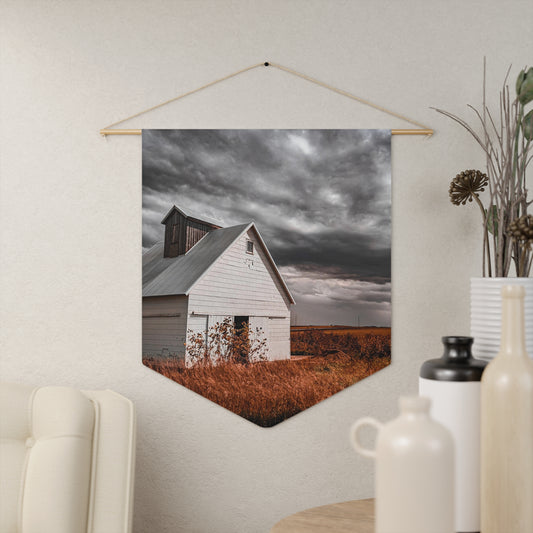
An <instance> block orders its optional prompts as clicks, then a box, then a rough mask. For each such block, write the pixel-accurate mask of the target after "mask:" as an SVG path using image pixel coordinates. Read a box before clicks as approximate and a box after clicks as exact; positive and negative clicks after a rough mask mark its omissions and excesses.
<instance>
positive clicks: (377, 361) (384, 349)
mask: <svg viewBox="0 0 533 533" xmlns="http://www.w3.org/2000/svg"><path fill="white" fill-rule="evenodd" d="M292 336H293V341H294V332H293V334H292ZM343 336H344V335H343ZM354 337H356V338H357V341H358V342H357V343H354V342H352V343H351V346H352V347H355V346H356V345H357V346H358V351H357V352H347V351H346V350H341V349H340V348H339V349H337V348H336V345H337V344H338V341H339V339H338V338H337V337H334V338H333V341H334V343H333V344H330V348H329V349H328V350H325V349H323V350H322V351H323V352H325V351H328V352H329V353H327V354H326V355H316V354H313V355H311V356H310V357H308V358H305V359H302V360H285V361H271V362H258V363H252V364H237V363H221V364H217V365H211V366H202V365H197V366H193V367H185V366H184V364H183V363H182V362H181V361H177V360H173V359H167V360H163V359H154V358H148V359H144V360H143V363H144V364H145V365H146V366H148V367H149V368H151V369H153V370H155V371H157V372H159V373H160V374H163V375H164V376H166V377H168V378H170V379H172V380H173V381H176V382H177V383H180V384H181V385H183V386H184V387H187V388H188V389H190V390H192V391H194V392H197V393H198V394H201V395H202V396H204V397H205V398H208V399H209V400H211V401H213V402H216V403H218V404H219V405H221V406H222V407H225V408H226V409H229V410H230V411H232V412H233V413H235V414H238V415H240V416H242V417H244V418H246V419H248V420H250V421H251V422H254V423H256V424H258V425H260V426H263V427H270V426H274V425H275V424H278V423H279V422H282V421H283V420H285V419H287V418H289V417H291V416H293V415H295V414H297V413H299V412H301V411H303V410H304V409H307V408H308V407H311V406H312V405H315V404H316V403H318V402H320V401H322V400H324V399H326V398H328V397H329V396H331V395H333V394H335V393H337V392H339V391H341V390H342V389H344V388H346V387H349V386H350V385H353V384H354V383H356V382H358V381H360V380H361V379H363V378H365V377H367V376H369V375H371V374H373V373H374V372H377V371H378V370H381V369H382V368H384V367H385V366H387V365H388V364H390V329H388V335H386V334H385V335H368V334H365V335H358V336H356V335H354ZM321 341H322V342H325V340H324V339H321ZM345 344H346V343H345Z"/></svg>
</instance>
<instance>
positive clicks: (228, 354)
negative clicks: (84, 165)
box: [100, 62, 433, 427]
mask: <svg viewBox="0 0 533 533" xmlns="http://www.w3.org/2000/svg"><path fill="white" fill-rule="evenodd" d="M263 65H264V66H272V67H275V68H278V69H280V70H282V71H285V72H287V73H289V74H292V75H295V76H298V77H300V78H302V79H305V80H307V81H310V82H312V83H314V84H317V85H320V86H322V87H324V88H327V89H329V90H332V91H334V92H336V93H338V94H341V95H343V96H346V97H348V98H351V99H353V100H355V101H358V102H360V103H363V104H365V105H369V106H371V107H374V108H376V109H379V110H380V111H384V112H386V113H388V114H390V115H393V116H395V117H397V118H401V119H402V120H406V121H407V122H410V123H412V124H414V125H416V126H417V128H413V129H403V130H370V129H367V130H281V129H280V130H140V129H115V126H117V125H118V124H121V123H122V122H125V121H126V120H129V119H132V118H135V117H137V116H139V115H141V114H143V113H146V112H148V111H151V110H153V109H156V108H158V107H161V106H163V105H166V104H168V103H170V102H173V101H175V100H179V99H181V98H184V97H186V96H188V95H190V94H193V93H195V92H198V91H200V90H202V89H206V88H208V87H210V86H212V85H215V84H217V83H220V82H222V81H224V80H227V79H229V78H232V77H234V76H237V75H239V74H242V73H244V72H248V71H250V70H252V69H254V68H257V67H260V66H263ZM100 133H101V134H102V135H104V136H107V135H123V134H125V135H140V134H142V150H143V153H142V178H143V197H142V198H143V199H142V201H143V209H142V213H143V215H142V216H143V221H142V222H143V257H142V264H143V268H142V298H143V304H142V313H143V316H142V326H143V340H142V359H143V363H144V364H145V365H146V366H147V367H149V368H151V369H153V370H155V371H157V372H160V373H161V374H163V375H164V376H166V377H168V378H170V379H172V380H174V381H175V382H177V383H179V384H181V385H183V386H185V387H187V388H189V389H191V390H193V391H195V392H197V393H198V394H201V395H202V396H204V397H206V398H208V399H210V400H212V401H213V402H216V403H218V404H219V405H221V406H223V407H225V408H226V409H228V410H230V411H232V412H234V413H236V414H238V415H240V416H242V417H244V418H246V419H248V420H250V421H251V422H254V423H256V424H258V425H260V426H264V427H269V426H273V425H275V424H277V423H279V422H282V421H283V420H285V419H287V418H289V417H291V416H293V415H295V414H297V413H299V412H301V411H302V410H304V409H306V408H308V407H311V406H312V405H315V404H316V403H318V402H320V401H322V400H324V399H326V398H328V397H329V396H331V395H332V394H335V393H336V392H339V391H340V390H342V389H344V388H346V387H348V386H350V385H353V384H354V383H356V382H358V381H360V380H361V379H363V378H365V377H367V376H369V375H371V374H372V373H374V372H376V371H378V370H380V369H382V368H384V367H385V366H387V365H388V364H389V363H390V357H391V329H390V326H391V284H390V282H391V264H390V258H391V168H390V164H391V163H390V161H391V159H390V152H391V135H425V136H427V137H429V136H431V135H432V133H433V130H431V129H428V128H426V127H425V126H423V125H422V124H420V123H418V122H416V121H414V120H412V119H409V118H407V117H405V116H403V115H400V114H398V113H394V112H392V111H390V110H387V109H385V108H383V107H381V106H378V105H376V104H373V103H371V102H369V101H368V100H365V99H362V98H359V97H357V96H354V95H352V94H350V93H347V92H346V91H343V90H341V89H337V88H335V87H332V86H330V85H328V84H326V83H323V82H320V81H318V80H316V79H314V78H311V77H309V76H306V75H304V74H301V73H299V72H296V71H294V70H292V69H289V68H287V67H283V66H281V65H277V64H274V63H269V62H266V63H260V64H256V65H252V66H250V67H247V68H245V69H242V70H240V71H237V72H235V73H232V74H229V75H228V76H225V77H223V78H220V79H218V80H215V81H213V82H210V83H208V84H206V85H204V86H202V87H199V88H197V89H194V90H192V91H189V92H187V93H185V94H182V95H179V96H177V97H174V98H172V99H170V100H168V101H166V102H163V103H161V104H157V105H155V106H153V107H151V108H150V109H147V110H145V111H141V112H140V113H136V114H135V115H132V116H131V117H128V118H126V119H123V120H120V121H118V122H115V123H114V124H111V125H110V126H108V127H106V128H104V129H102V130H100Z"/></svg>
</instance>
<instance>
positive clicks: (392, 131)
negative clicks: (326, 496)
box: [391, 130, 433, 135]
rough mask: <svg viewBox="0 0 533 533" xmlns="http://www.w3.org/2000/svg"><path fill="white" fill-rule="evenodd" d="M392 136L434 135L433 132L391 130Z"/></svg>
mask: <svg viewBox="0 0 533 533" xmlns="http://www.w3.org/2000/svg"><path fill="white" fill-rule="evenodd" d="M391 135H433V130H391Z"/></svg>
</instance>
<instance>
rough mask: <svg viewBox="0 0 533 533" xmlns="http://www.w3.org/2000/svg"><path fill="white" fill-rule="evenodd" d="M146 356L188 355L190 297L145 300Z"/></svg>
mask: <svg viewBox="0 0 533 533" xmlns="http://www.w3.org/2000/svg"><path fill="white" fill-rule="evenodd" d="M142 313H143V318H142V328H143V341H142V342H143V347H142V353H143V357H168V356H170V357H179V358H183V357H184V356H185V334H186V329H187V327H186V324H187V297H186V296H158V297H153V298H143V306H142Z"/></svg>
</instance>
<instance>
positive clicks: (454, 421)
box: [418, 337, 487, 533]
mask: <svg viewBox="0 0 533 533" xmlns="http://www.w3.org/2000/svg"><path fill="white" fill-rule="evenodd" d="M473 340H474V339H473V338H472V337H442V342H443V344H444V354H443V356H442V357H441V358H439V359H430V360H429V361H426V362H425V363H424V364H423V365H422V367H421V369H420V380H419V388H418V392H419V393H420V395H421V396H427V397H428V398H430V399H431V416H432V417H433V418H434V419H435V420H436V421H437V422H440V423H441V424H442V425H443V426H445V427H446V428H448V429H449V430H450V432H451V433H452V436H453V439H454V444H455V530H456V531H461V532H462V533H476V532H479V531H480V529H481V526H480V523H481V517H480V464H481V461H480V454H479V443H480V400H481V383H480V382H481V376H482V375H483V371H484V369H485V367H486V366H487V362H486V361H481V360H479V359H474V358H473V357H472V353H471V348H472V343H473Z"/></svg>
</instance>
